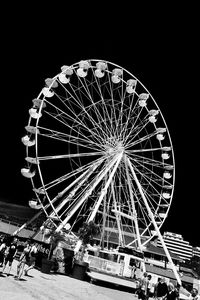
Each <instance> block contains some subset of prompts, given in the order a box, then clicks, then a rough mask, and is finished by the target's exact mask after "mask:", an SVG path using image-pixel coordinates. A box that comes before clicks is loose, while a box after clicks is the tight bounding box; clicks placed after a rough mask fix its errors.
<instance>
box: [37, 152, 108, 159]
mask: <svg viewBox="0 0 200 300" xmlns="http://www.w3.org/2000/svg"><path fill="white" fill-rule="evenodd" d="M99 155H101V156H102V155H105V152H87V153H76V154H73V153H71V154H61V155H48V156H38V157H37V159H38V160H39V161H42V160H51V159H62V158H73V157H87V156H99Z"/></svg>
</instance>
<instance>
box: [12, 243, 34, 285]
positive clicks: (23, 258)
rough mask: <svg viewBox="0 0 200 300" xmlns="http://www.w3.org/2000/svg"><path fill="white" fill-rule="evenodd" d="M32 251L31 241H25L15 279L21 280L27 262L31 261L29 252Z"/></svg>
mask: <svg viewBox="0 0 200 300" xmlns="http://www.w3.org/2000/svg"><path fill="white" fill-rule="evenodd" d="M30 251H31V244H30V242H29V241H27V242H26V243H25V246H24V250H23V252H22V254H21V256H20V258H19V263H18V265H17V274H16V275H15V277H14V278H15V279H16V280H19V279H20V278H21V276H22V274H23V271H24V267H25V264H28V263H29V254H30Z"/></svg>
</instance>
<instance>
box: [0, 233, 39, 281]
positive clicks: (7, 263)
mask: <svg viewBox="0 0 200 300" xmlns="http://www.w3.org/2000/svg"><path fill="white" fill-rule="evenodd" d="M17 243H18V239H17V238H16V237H11V238H8V237H4V238H2V239H1V241H0V267H1V268H2V270H0V273H5V274H7V276H10V272H11V268H12V264H13V260H14V259H15V258H16V256H17V254H18V252H19V254H20V256H19V258H18V264H17V269H16V274H15V276H14V278H15V279H16V280H19V279H20V278H21V277H22V275H25V276H28V272H29V271H30V270H31V269H33V268H34V267H35V260H36V256H37V247H36V244H35V242H34V241H32V242H31V241H30V240H27V241H26V242H25V244H24V247H23V251H19V249H18V247H17Z"/></svg>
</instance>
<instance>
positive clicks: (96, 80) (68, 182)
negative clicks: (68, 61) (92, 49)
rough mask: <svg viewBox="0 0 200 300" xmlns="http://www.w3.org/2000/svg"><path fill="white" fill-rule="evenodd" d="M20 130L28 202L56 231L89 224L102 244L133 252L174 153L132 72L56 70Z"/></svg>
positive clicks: (95, 63)
mask: <svg viewBox="0 0 200 300" xmlns="http://www.w3.org/2000/svg"><path fill="white" fill-rule="evenodd" d="M25 129H26V135H25V136H24V137H23V138H22V142H23V143H24V145H25V146H26V158H25V161H26V166H25V167H24V168H22V169H21V173H22V174H23V175H24V176H25V177H27V178H30V179H31V183H32V186H33V191H34V193H35V199H34V200H32V201H30V203H29V204H30V206H31V207H33V208H36V209H43V211H44V212H45V214H46V217H47V218H48V219H51V220H52V222H54V224H55V225H56V226H57V229H58V230H60V229H61V228H63V227H67V226H69V224H70V228H71V230H72V232H77V229H78V228H79V227H80V226H81V225H82V224H83V223H84V222H90V221H94V222H95V223H96V224H98V225H99V228H100V231H101V235H102V238H103V239H104V240H106V241H107V242H115V243H116V244H118V245H122V246H136V245H137V246H139V247H142V246H144V245H146V244H147V243H148V242H149V241H150V240H151V239H152V237H153V236H154V235H155V233H156V232H158V231H159V229H160V228H161V226H162V224H163V222H164V221H165V219H166V217H167V215H168V212H169V209H170V205H171V201H172V197H173V191H174V178H175V165H174V163H175V162H174V153H173V147H172V142H171V138H170V134H169V130H168V128H167V125H166V122H165V120H164V117H163V115H162V113H161V111H160V109H159V107H158V105H157V103H156V101H155V100H154V98H153V97H152V95H151V94H150V92H149V91H148V90H147V89H146V88H145V86H144V85H143V84H142V83H141V82H140V81H139V80H138V79H137V78H136V77H135V76H134V75H133V74H131V73H130V72H129V71H127V70H126V69H124V68H122V67H121V66H119V65H116V64H114V63H111V62H109V61H105V60H97V59H89V60H82V61H80V62H77V63H74V64H72V65H71V66H63V67H61V72H60V73H58V74H57V75H56V76H54V77H53V78H47V79H46V80H45V84H44V87H43V88H42V90H41V92H40V93H39V95H38V96H37V98H35V99H33V100H32V107H30V109H29V121H28V125H27V126H26V127H25Z"/></svg>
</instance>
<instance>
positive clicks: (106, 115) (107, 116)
mask: <svg viewBox="0 0 200 300" xmlns="http://www.w3.org/2000/svg"><path fill="white" fill-rule="evenodd" d="M92 72H93V77H94V78H95V82H96V86H97V88H96V87H95V90H96V91H97V93H99V96H100V99H101V100H100V101H101V103H102V111H103V120H106V124H107V120H108V124H109V125H107V126H106V129H107V130H108V132H107V135H108V134H111V133H112V132H111V129H110V128H111V127H112V121H111V116H110V114H109V112H108V108H107V105H106V102H105V99H104V96H103V92H102V85H101V83H100V80H99V79H97V77H96V76H95V75H94V69H92ZM106 75H107V72H106Z"/></svg>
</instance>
